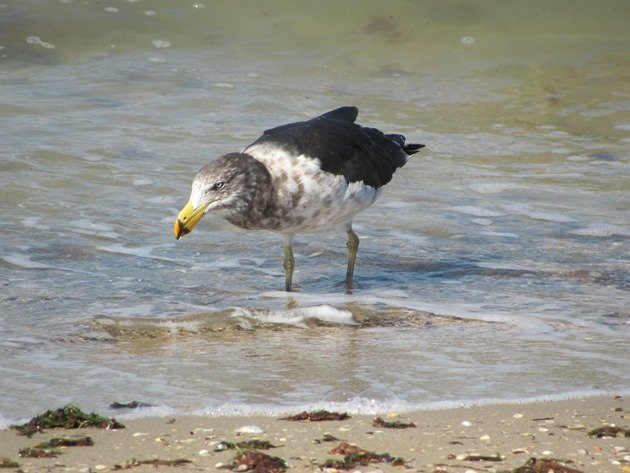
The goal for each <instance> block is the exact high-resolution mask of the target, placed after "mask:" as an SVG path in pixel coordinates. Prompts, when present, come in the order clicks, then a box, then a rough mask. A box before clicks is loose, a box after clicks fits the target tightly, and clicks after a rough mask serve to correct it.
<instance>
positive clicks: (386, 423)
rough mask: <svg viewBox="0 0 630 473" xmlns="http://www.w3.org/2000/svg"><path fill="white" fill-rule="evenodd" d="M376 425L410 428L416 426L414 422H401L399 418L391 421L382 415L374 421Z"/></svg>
mask: <svg viewBox="0 0 630 473" xmlns="http://www.w3.org/2000/svg"><path fill="white" fill-rule="evenodd" d="M372 425H373V426H374V427H384V428H386V429H410V428H413V427H415V426H416V424H414V423H413V422H401V421H399V420H394V421H389V420H384V419H383V418H382V417H377V418H376V419H374V420H373V421H372Z"/></svg>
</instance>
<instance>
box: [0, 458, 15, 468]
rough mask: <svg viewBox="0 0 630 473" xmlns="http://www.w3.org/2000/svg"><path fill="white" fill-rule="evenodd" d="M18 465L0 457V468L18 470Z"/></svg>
mask: <svg viewBox="0 0 630 473" xmlns="http://www.w3.org/2000/svg"><path fill="white" fill-rule="evenodd" d="M19 466H20V464H19V463H18V462H16V461H13V460H11V459H10V458H7V457H0V468H18V467H19Z"/></svg>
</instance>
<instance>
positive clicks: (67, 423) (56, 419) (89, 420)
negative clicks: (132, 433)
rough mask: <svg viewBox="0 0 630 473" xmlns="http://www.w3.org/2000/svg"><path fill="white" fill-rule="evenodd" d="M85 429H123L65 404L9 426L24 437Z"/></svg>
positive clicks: (104, 419)
mask: <svg viewBox="0 0 630 473" xmlns="http://www.w3.org/2000/svg"><path fill="white" fill-rule="evenodd" d="M86 427H96V428H99V429H124V428H125V426H124V425H123V424H121V423H120V422H118V421H117V420H116V419H108V418H107V417H103V416H101V415H98V414H95V413H93V412H92V413H90V414H86V413H85V412H83V411H82V410H81V409H80V408H79V406H77V405H75V404H67V405H66V406H64V407H62V408H59V409H56V410H54V411H53V410H48V411H46V412H44V413H43V414H40V415H38V416H36V417H33V418H32V419H31V420H29V421H28V422H27V423H25V424H22V425H12V426H11V428H12V429H14V430H16V431H17V433H18V434H19V435H26V436H27V437H31V436H32V435H33V434H34V433H36V432H43V431H44V429H83V428H86Z"/></svg>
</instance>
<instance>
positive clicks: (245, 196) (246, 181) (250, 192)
mask: <svg viewBox="0 0 630 473" xmlns="http://www.w3.org/2000/svg"><path fill="white" fill-rule="evenodd" d="M239 158H240V160H241V163H240V168H241V176H239V177H240V180H241V185H240V186H239V188H240V190H239V196H238V197H239V199H238V200H239V205H236V206H234V207H231V208H229V209H225V211H224V212H223V216H224V218H225V219H226V220H227V221H228V222H230V223H231V224H233V225H236V226H237V227H240V228H245V229H255V228H261V226H260V225H261V223H262V222H263V221H264V219H265V216H266V214H267V213H268V209H269V208H270V207H271V206H273V202H274V199H275V193H274V188H273V184H272V181H271V175H270V174H269V171H268V170H267V168H266V167H265V166H264V165H263V164H262V163H261V162H260V161H257V160H256V159H254V158H253V157H252V156H250V155H248V154H246V153H240V156H239Z"/></svg>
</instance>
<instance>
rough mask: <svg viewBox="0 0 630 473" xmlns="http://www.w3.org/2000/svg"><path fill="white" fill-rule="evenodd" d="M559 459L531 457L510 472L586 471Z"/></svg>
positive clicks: (579, 472) (563, 472) (566, 472)
mask: <svg viewBox="0 0 630 473" xmlns="http://www.w3.org/2000/svg"><path fill="white" fill-rule="evenodd" d="M562 463H564V462H561V461H559V460H554V459H553V458H535V457H531V458H530V459H529V460H527V461H526V462H525V464H524V465H523V466H519V467H518V468H514V469H513V470H510V472H509V473H548V472H549V471H553V473H584V472H583V471H580V470H576V469H574V468H569V467H568V466H565V465H563V464H562Z"/></svg>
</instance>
